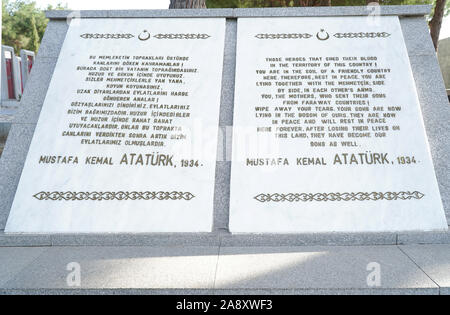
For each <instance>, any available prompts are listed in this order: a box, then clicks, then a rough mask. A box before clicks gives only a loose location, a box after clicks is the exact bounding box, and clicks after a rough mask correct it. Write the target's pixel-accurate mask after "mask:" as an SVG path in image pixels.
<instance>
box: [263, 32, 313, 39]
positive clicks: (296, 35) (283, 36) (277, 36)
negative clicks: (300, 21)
mask: <svg viewBox="0 0 450 315" xmlns="http://www.w3.org/2000/svg"><path fill="white" fill-rule="evenodd" d="M255 37H256V38H258V39H308V38H311V37H312V35H311V34H308V33H303V34H301V33H291V34H284V33H281V34H258V35H255Z"/></svg>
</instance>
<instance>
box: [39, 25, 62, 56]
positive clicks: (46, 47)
mask: <svg viewBox="0 0 450 315" xmlns="http://www.w3.org/2000/svg"><path fill="white" fill-rule="evenodd" d="M68 29H69V23H68V22H67V21H56V20H51V21H50V22H49V23H48V24H47V28H46V30H45V34H44V37H43V38H42V41H41V46H40V47H39V52H38V54H37V55H38V56H39V58H43V57H44V58H58V56H59V52H60V51H61V47H62V45H63V43H64V39H65V38H66V34H67V30H68Z"/></svg>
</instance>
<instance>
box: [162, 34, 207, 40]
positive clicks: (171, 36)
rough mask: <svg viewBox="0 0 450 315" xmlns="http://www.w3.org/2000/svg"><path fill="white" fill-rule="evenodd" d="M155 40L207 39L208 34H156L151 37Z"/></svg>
mask: <svg viewBox="0 0 450 315" xmlns="http://www.w3.org/2000/svg"><path fill="white" fill-rule="evenodd" d="M153 37H154V38H157V39H208V38H210V37H211V35H208V34H156V35H154V36H153Z"/></svg>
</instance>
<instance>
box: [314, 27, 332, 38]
mask: <svg viewBox="0 0 450 315" xmlns="http://www.w3.org/2000/svg"><path fill="white" fill-rule="evenodd" d="M316 37H317V39H318V40H327V39H329V38H330V34H328V33H327V32H325V30H324V29H321V30H320V32H318V33H317V35H316Z"/></svg>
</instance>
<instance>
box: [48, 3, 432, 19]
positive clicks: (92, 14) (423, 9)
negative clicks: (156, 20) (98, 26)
mask: <svg viewBox="0 0 450 315" xmlns="http://www.w3.org/2000/svg"><path fill="white" fill-rule="evenodd" d="M431 8H432V7H431V6H429V5H402V6H381V7H380V12H379V14H380V15H401V16H410V15H422V16H423V15H427V14H429V13H430V12H431ZM370 12H371V11H370V9H368V8H367V7H366V6H351V7H298V8H245V9H187V10H182V9H177V10H116V11H114V10H112V11H105V10H99V11H95V10H94V11H89V10H87V11H75V13H74V11H62V10H55V11H47V12H46V16H47V18H49V19H60V20H62V19H66V18H67V17H68V16H69V15H74V14H75V15H78V16H81V17H82V18H101V17H115V18H137V17H228V18H231V17H235V18H237V17H262V16H357V15H368V14H369V13H370Z"/></svg>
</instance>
